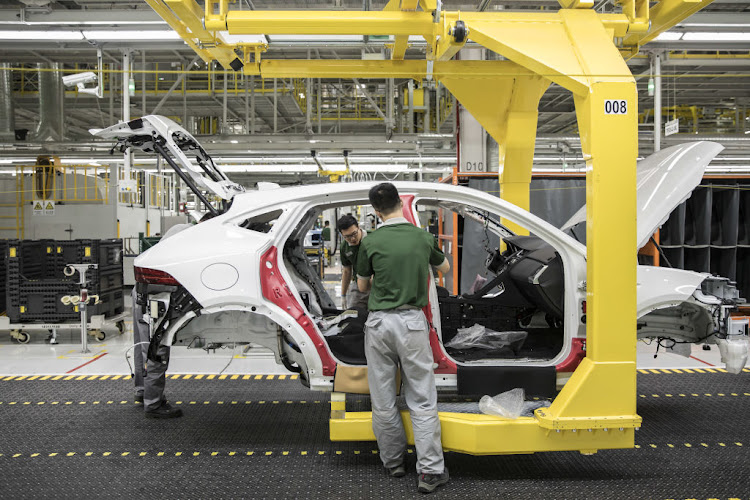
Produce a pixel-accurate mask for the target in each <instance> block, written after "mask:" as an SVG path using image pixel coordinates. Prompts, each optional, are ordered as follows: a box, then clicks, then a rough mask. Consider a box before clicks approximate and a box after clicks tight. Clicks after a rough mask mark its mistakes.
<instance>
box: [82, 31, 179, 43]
mask: <svg viewBox="0 0 750 500" xmlns="http://www.w3.org/2000/svg"><path fill="white" fill-rule="evenodd" d="M83 36H84V37H86V39H87V40H109V41H119V40H137V41H142V40H179V39H180V35H178V34H177V32H175V31H171V30H170V31H166V30H150V31H144V30H141V31H125V30H124V31H117V30H96V31H84V32H83Z"/></svg>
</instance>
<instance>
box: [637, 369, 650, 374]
mask: <svg viewBox="0 0 750 500" xmlns="http://www.w3.org/2000/svg"><path fill="white" fill-rule="evenodd" d="M638 373H642V374H643V375H648V370H638Z"/></svg>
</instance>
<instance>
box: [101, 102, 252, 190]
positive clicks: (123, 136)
mask: <svg viewBox="0 0 750 500" xmlns="http://www.w3.org/2000/svg"><path fill="white" fill-rule="evenodd" d="M89 132H90V133H91V134H93V135H95V136H97V137H101V138H104V139H115V140H117V141H118V142H119V144H120V145H121V148H122V149H123V150H124V148H130V147H132V148H136V149H140V150H141V151H145V152H149V153H150V152H154V151H155V141H158V143H159V144H160V145H161V146H162V148H163V149H164V150H165V151H166V152H167V153H169V155H170V157H171V158H169V159H167V158H165V159H167V163H169V164H170V166H171V167H172V168H173V169H175V170H176V171H177V173H178V174H180V176H181V177H183V176H185V175H186V176H187V177H188V179H189V180H190V181H192V183H193V185H194V186H195V187H196V188H198V189H200V190H204V191H208V192H209V193H211V194H214V195H216V196H218V197H219V198H221V199H223V200H227V201H228V200H231V199H232V198H233V197H234V196H235V195H236V194H238V193H243V192H244V191H245V188H244V187H242V186H240V185H239V184H236V183H234V182H232V181H230V180H229V179H228V178H227V176H226V175H225V174H224V172H222V171H221V170H220V169H219V168H218V167H217V166H216V165H215V164H214V162H213V160H212V159H211V156H210V155H209V154H208V153H207V152H206V151H205V150H204V149H203V147H202V146H201V145H200V143H199V142H198V141H197V140H196V139H195V137H193V136H192V135H191V134H190V133H189V132H188V131H187V130H185V129H184V128H182V127H180V126H179V125H178V124H177V123H175V122H174V121H172V120H170V119H169V118H166V117H164V116H160V115H147V116H143V117H141V118H138V119H137V120H131V121H129V122H127V123H118V124H117V125H112V126H111V127H107V128H105V129H90V130H89ZM115 147H117V146H115ZM170 160H171V162H170ZM183 178H184V177H183ZM190 187H191V189H193V187H192V186H190Z"/></svg>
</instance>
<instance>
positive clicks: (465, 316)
mask: <svg viewBox="0 0 750 500" xmlns="http://www.w3.org/2000/svg"><path fill="white" fill-rule="evenodd" d="M349 205H351V203H350V204H349ZM330 208H333V207H331V206H318V207H315V208H313V209H311V210H310V211H308V212H307V213H306V214H305V216H304V217H303V218H302V219H301V220H300V221H299V223H298V224H297V227H296V228H295V229H294V231H293V232H292V233H291V235H290V236H289V238H288V239H287V241H286V243H285V245H284V251H283V260H284V264H285V266H286V268H287V270H288V271H289V274H290V275H291V277H292V281H293V284H294V286H295V288H296V289H297V291H298V292H299V294H300V297H301V299H302V301H303V303H304V305H305V307H306V308H307V310H308V312H309V313H310V315H311V317H312V318H313V319H314V321H315V322H316V324H317V326H318V328H319V329H320V331H321V333H322V334H323V336H324V338H325V340H326V342H327V343H328V345H329V347H330V349H331V351H332V352H333V354H334V356H335V357H336V358H337V359H338V360H339V361H341V362H343V363H346V364H351V365H364V364H366V359H365V354H364V322H365V320H366V318H367V311H366V310H364V309H362V310H356V309H353V310H348V311H344V310H342V309H339V308H338V307H337V304H336V302H335V301H334V300H333V299H332V297H331V295H330V293H329V291H330V290H331V287H330V284H331V283H334V282H336V281H338V283H340V280H341V278H340V275H332V276H329V275H326V274H325V270H324V271H323V272H321V269H320V268H319V267H318V266H317V265H315V261H314V260H313V259H311V258H310V254H309V250H310V249H309V248H306V245H305V243H306V242H305V238H306V236H307V235H308V233H309V231H310V230H311V229H312V228H313V227H314V225H315V222H316V220H318V217H319V215H320V214H321V213H322V211H323V210H324V209H326V210H327V209H330ZM438 209H440V210H442V212H443V216H444V217H450V216H452V213H457V214H459V217H458V218H459V222H460V224H459V231H460V229H461V226H463V225H464V224H481V225H482V226H483V227H484V230H485V231H486V232H487V233H488V234H489V233H492V234H494V236H495V238H494V242H497V243H499V242H500V241H502V243H503V244H502V245H499V244H495V245H494V246H493V245H485V247H486V257H485V259H484V262H483V263H482V266H481V267H482V268H483V271H482V274H483V276H480V277H481V278H482V279H479V277H478V279H477V280H476V282H475V283H474V284H473V286H472V287H471V289H469V290H467V291H465V292H463V293H458V294H454V293H451V291H449V287H448V286H445V285H446V283H445V282H443V283H442V284H443V286H438V287H437V296H438V305H439V308H440V321H439V325H440V333H439V335H440V336H441V338H442V341H443V344H444V345H445V349H446V352H447V353H448V354H449V356H450V357H452V358H453V359H454V360H455V361H457V362H461V363H467V364H483V363H487V362H492V361H494V360H497V361H508V360H517V361H527V360H529V361H540V360H548V359H553V358H554V357H555V356H556V355H557V354H558V353H559V352H560V351H561V350H562V349H563V340H564V331H563V317H564V315H563V303H564V279H563V277H564V274H563V263H562V259H561V258H560V256H559V254H558V253H557V252H556V251H555V249H554V248H553V247H552V246H550V245H549V244H547V243H545V242H544V241H543V240H541V239H540V238H538V237H536V236H515V235H513V233H511V232H510V231H509V230H508V229H507V228H505V227H504V226H502V225H501V224H500V222H499V220H498V219H497V218H496V217H494V216H491V215H489V214H486V213H481V212H479V211H477V210H473V209H470V208H468V207H465V206H458V205H455V204H446V203H440V204H435V205H433V206H427V207H420V213H422V212H425V211H426V212H427V213H430V214H433V213H435V211H436V210H438ZM332 231H335V228H333V229H332ZM500 236H502V240H500ZM307 240H308V241H307V244H308V245H309V243H310V238H307ZM489 240H491V238H488V241H489ZM494 242H493V243H494ZM459 250H460V249H459ZM459 257H460V255H459ZM459 261H460V258H459ZM324 280H325V281H327V282H328V284H329V289H326V284H325V283H324ZM435 323H437V322H435ZM435 326H436V327H437V326H438V325H437V324H436V325H435Z"/></svg>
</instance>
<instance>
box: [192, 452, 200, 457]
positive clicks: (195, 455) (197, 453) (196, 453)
mask: <svg viewBox="0 0 750 500" xmlns="http://www.w3.org/2000/svg"><path fill="white" fill-rule="evenodd" d="M200 454H201V452H200V451H194V452H193V456H194V457H197V456H198V455H200Z"/></svg>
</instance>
